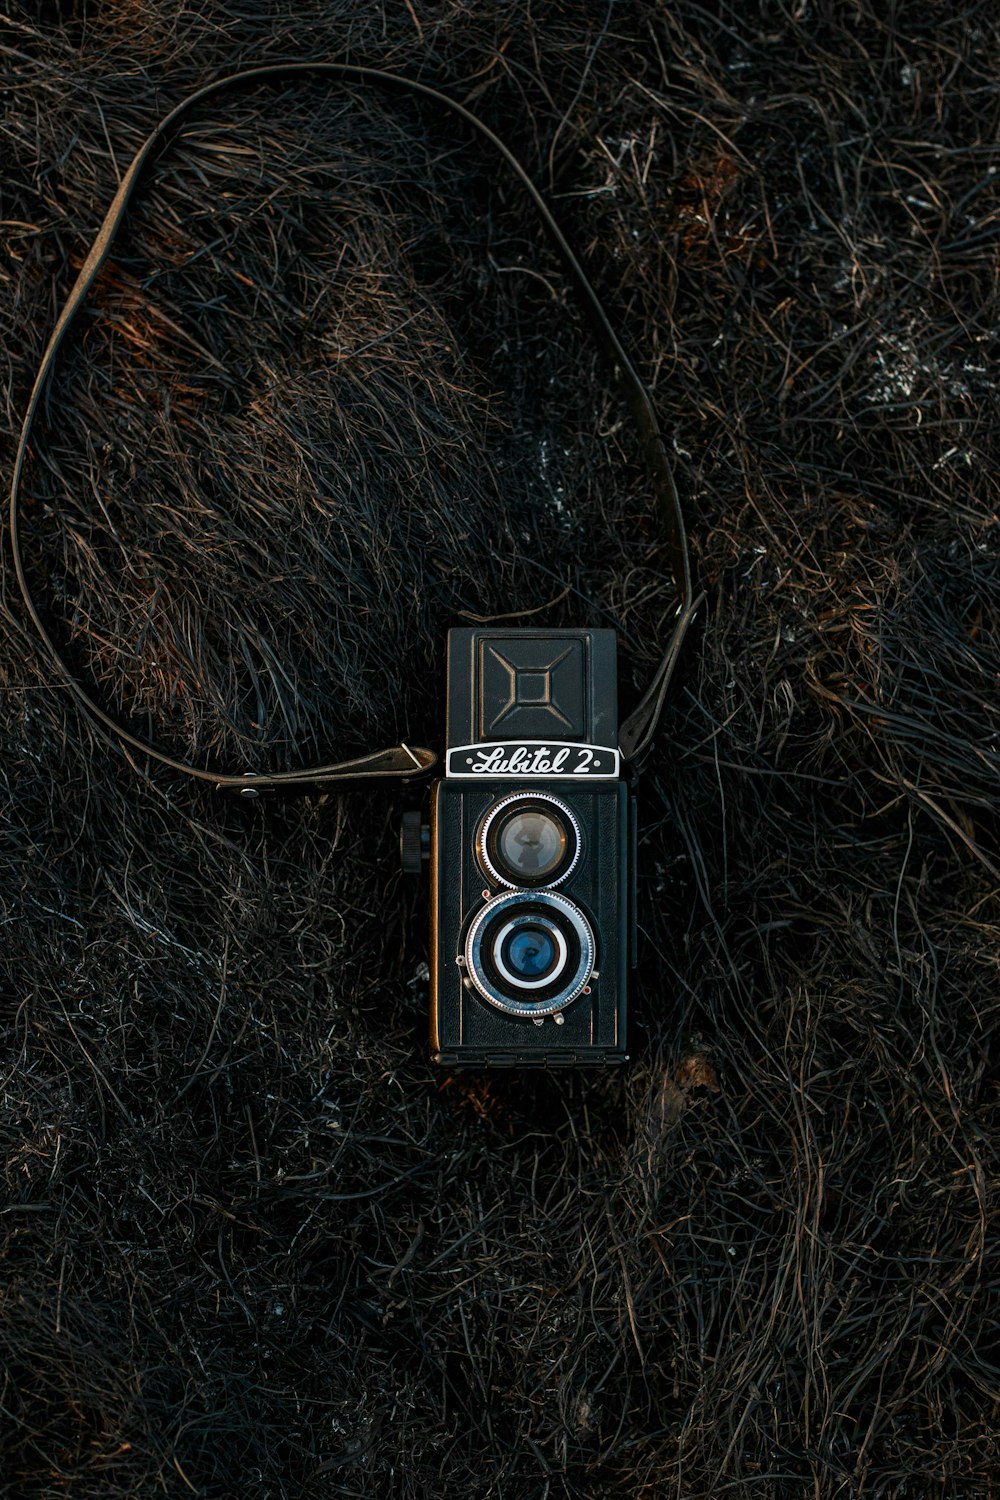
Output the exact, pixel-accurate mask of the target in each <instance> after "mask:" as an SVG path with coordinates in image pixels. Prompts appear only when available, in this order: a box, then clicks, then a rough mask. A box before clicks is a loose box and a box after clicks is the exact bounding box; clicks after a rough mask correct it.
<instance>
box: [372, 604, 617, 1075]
mask: <svg viewBox="0 0 1000 1500" xmlns="http://www.w3.org/2000/svg"><path fill="white" fill-rule="evenodd" d="M617 697H618V694H617V640H616V635H615V632H614V631H613V630H544V631H543V630H507V631H498V630H475V629H472V630H470V629H461V630H452V631H451V632H450V633H449V636H448V717H447V730H446V760H445V774H444V776H443V777H441V778H440V779H439V780H437V781H435V782H434V783H433V785H432V789H431V804H430V822H429V826H428V825H426V824H424V822H423V819H422V816H421V814H420V813H419V812H410V813H406V814H404V819H403V830H402V838H401V852H402V861H403V868H404V870H407V871H409V872H410V873H418V872H420V871H421V869H422V868H423V866H424V864H425V863H427V862H429V865H430V914H431V940H430V1030H431V1053H432V1057H433V1059H434V1061H435V1062H437V1063H440V1064H443V1065H445V1066H448V1067H451V1068H461V1067H473V1066H478V1067H484V1066H485V1067H523V1066H532V1065H534V1066H550V1067H553V1066H559V1065H563V1064H574V1063H575V1064H597V1065H601V1064H615V1063H622V1062H625V1061H626V1060H627V1058H626V1037H625V1026H626V981H627V975H628V970H629V968H630V967H631V966H632V965H633V964H634V962H635V801H634V798H633V796H632V794H631V792H630V789H629V787H628V785H627V783H626V782H625V781H624V780H623V779H622V777H621V757H620V753H619V749H618V704H617Z"/></svg>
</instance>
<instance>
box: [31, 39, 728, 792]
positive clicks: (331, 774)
mask: <svg viewBox="0 0 1000 1500" xmlns="http://www.w3.org/2000/svg"><path fill="white" fill-rule="evenodd" d="M303 77H320V78H332V79H339V80H342V81H346V82H349V83H361V84H373V85H377V86H379V87H386V88H392V89H401V90H403V91H404V92H406V93H408V94H411V95H416V96H418V97H421V98H424V99H429V100H430V101H431V102H432V103H434V104H436V105H440V106H442V107H443V108H445V109H448V110H450V111H451V112H452V114H454V115H458V116H459V117H460V118H461V119H462V120H464V121H465V122H466V124H468V125H470V126H471V127H472V129H473V130H474V131H475V132H476V133H477V134H478V135H479V136H481V137H482V138H483V139H484V140H486V141H488V142H489V144H490V145H491V146H493V147H494V148H495V149H496V151H497V152H499V154H500V156H501V157H502V158H503V160H504V161H505V162H506V164H507V166H508V167H509V168H510V169H511V171H512V172H513V174H514V176H515V177H516V178H517V179H518V181H519V182H520V183H521V186H522V187H523V188H524V189H525V191H526V192H527V194H528V196H529V198H530V199H531V201H532V203H533V204H534V206H535V209H536V211H537V213H538V216H539V218H540V219H541V221H542V223H543V225H544V226H545V229H546V231H547V232H548V234H549V237H550V239H551V240H552V242H553V244H554V246H555V248H556V250H557V252H558V254H559V257H560V259H561V261H562V263H563V266H564V268H565V270H566V272H567V273H568V275H569V279H570V281H571V282H572V283H573V284H574V286H575V287H576V291H577V293H578V295H579V296H580V298H581V299H582V303H583V309H584V311H585V313H586V315H587V317H588V320H589V322H590V325H591V328H592V331H593V333H594V336H595V337H596V340H597V342H598V344H599V345H600V347H601V348H602V350H603V352H604V354H605V356H606V357H607V359H608V361H609V363H610V365H611V368H612V369H613V370H614V372H615V374H616V376H617V379H618V382H619V384H620V387H621V391H622V395H623V397H624V400H625V403H626V405H627V407H628V410H629V412H630V414H631V416H632V418H633V420H634V422H635V424H636V426H637V428H638V431H639V436H640V439H641V443H642V452H643V456H644V459H645V462H646V465H647V468H648V470H649V474H650V477H651V479H652V482H653V486H654V489H655V494H656V504H657V510H658V515H659V521H660V525H661V527H662V530H663V534H664V539H665V542H666V546H667V553H668V557H669V561H670V566H671V569H672V571H673V575H674V581H675V584H676V587H677V591H678V594H679V596H680V603H679V606H678V609H677V613H676V616H675V619H674V623H673V629H672V633H671V636H670V639H669V642H668V644H667V648H666V651H665V652H664V655H663V658H662V660H661V662H660V664H659V666H658V668H657V670H656V672H655V674H654V677H653V680H652V682H651V684H650V686H649V688H648V689H647V691H646V693H645V695H644V696H643V698H642V701H641V702H640V704H639V705H638V707H637V708H636V709H635V710H634V712H633V713H632V714H631V715H630V717H629V718H628V719H626V721H625V723H624V724H623V725H622V729H621V735H620V743H621V749H622V752H623V755H624V756H625V758H626V759H627V760H630V761H632V762H635V760H636V759H637V758H638V757H639V756H641V755H642V753H643V751H644V750H646V749H647V747H648V746H649V744H650V742H651V740H652V737H653V733H654V731H655V729H656V725H657V722H658V720H659V718H660V714H661V712H662V709H663V704H664V699H665V696H666V692H667V687H668V685H669V682H670V677H671V674H672V672H673V668H674V665H675V663H676V661H677V656H678V653H679V651H680V647H681V642H682V641H683V639H684V635H685V632H686V630H687V628H688V626H689V624H690V622H691V620H692V618H693V616H694V612H695V609H696V608H697V605H698V604H699V603H700V600H695V598H694V593H693V587H692V580H691V568H690V562H689V558H688V548H687V539H686V536H685V531H684V522H683V517H682V515H681V509H680V503H679V500H678V495H677V490H676V486H675V484H674V479H673V474H672V472H671V467H670V463H669V460H668V458H667V452H666V447H665V445H664V441H663V438H662V435H661V433H660V429H659V426H658V423H657V420H656V413H655V410H654V408H653V402H652V398H651V396H650V394H649V392H648V391H647V389H646V387H645V386H644V384H643V382H642V381H641V380H640V378H639V376H638V374H637V372H636V370H635V367H634V366H633V364H632V362H631V360H630V359H629V357H628V355H627V354H626V352H625V350H624V348H623V347H622V345H621V342H620V341H619V339H618V336H617V334H616V333H615V331H614V329H613V328H612V326H611V324H610V322H609V321H608V318H607V315H606V313H605V311H604V308H603V307H602V305H601V302H600V301H599V299H598V297H597V294H596V293H595V291H594V289H593V287H592V286H591V284H590V281H589V280H588V278H587V275H586V272H585V271H584V269H583V267H582V265H581V264H580V262H579V260H578V259H577V257H576V255H575V253H574V251H573V250H572V248H571V247H570V244H569V242H568V241H567V239H566V237H565V236H564V234H563V233H562V231H561V230H560V228H559V226H558V225H557V224H556V221H555V219H554V218H553V217H552V214H551V212H550V210H549V208H548V206H547V204H546V202H545V200H544V198H543V197H542V194H541V192H540V191H539V189H538V188H537V187H536V185H535V183H534V182H533V181H532V179H531V178H530V177H529V176H528V174H527V172H526V171H525V170H524V168H523V167H522V166H521V164H520V162H519V161H518V160H517V158H516V157H515V156H514V155H513V153H512V152H511V151H510V150H509V148H508V147H507V146H506V145H505V144H504V142H503V141H502V140H501V139H500V138H499V136H497V135H496V134H494V132H493V131H492V130H490V128H489V127H488V126H487V125H485V124H484V123H483V121H482V120H480V119H479V118H478V117H477V116H476V115H474V114H473V113H472V112H471V110H469V109H466V107H465V105H463V104H460V103H458V101H457V100H455V99H451V98H449V97H448V96H447V95H446V94H442V93H440V92H439V91H438V90H437V89H434V88H431V87H429V86H428V85H427V84H424V83H418V82H416V81H415V80H414V79H410V78H402V77H400V76H398V75H397V74H394V73H386V72H383V71H381V70H380V69H378V68H369V67H363V66H361V65H355V64H352V63H337V62H292V63H275V64H270V65H268V66H264V67H256V68H249V69H245V70H243V71H240V72H238V73H231V74H228V75H227V76H225V77H222V78H218V79H216V80H215V81H214V82H212V83H209V84H207V85H206V86H205V87H203V88H200V89H198V90H197V91H196V92H195V93H193V94H190V95H189V96H188V97H187V98H186V99H182V100H181V102H180V103H179V104H177V105H175V106H174V108H173V109H172V110H171V111H170V113H169V114H167V115H166V116H164V118H163V119H162V120H161V121H160V123H159V124H158V125H157V126H156V129H155V130H154V131H153V132H152V134H151V135H150V136H148V138H147V139H146V140H145V141H144V143H143V145H142V146H141V147H140V149H139V150H138V151H137V152H136V154H135V156H134V157H133V159H132V161H131V163H130V165H129V167H128V170H127V171H126V173H125V175H124V177H123V178H122V181H121V185H120V187H119V188H118V191H117V193H116V194H115V196H114V200H113V201H112V203H111V206H110V208H109V209H108V211H107V213H106V214H105V216H104V222H103V223H102V224H101V227H100V229H99V230H98V232H97V235H96V238H95V239H94V242H93V244H92V245H91V247H90V251H89V253H88V255H87V258H86V260H85V261H84V264H83V266H82V268H81V270H80V273H79V275H78V277H77V279H76V282H75V284H74V286H73V289H72V291H71V292H70V294H69V296H68V298H67V299H66V303H65V306H64V307H63V309H62V312H61V313H60V314H59V318H58V320H57V322H56V325H55V328H54V329H53V330H52V335H51V337H50V339H49V342H48V345H47V346H46V349H45V353H44V355H43V356H42V362H41V365H40V366H39V369H38V373H37V375H36V377H35V382H34V386H33V388H32V391H31V396H30V399H29V401H28V406H27V410H26V412H25V415H24V421H23V424H22V426H21V433H20V438H19V440H18V444H17V450H16V453H15V458H14V468H13V475H12V479H11V486H10V542H11V553H12V557H13V561H14V570H15V573H16V575H17V581H18V585H19V587H20V590H21V594H22V596H23V599H24V603H25V606H26V608H27V610H28V614H29V615H30V617H31V621H32V623H33V625H34V627H35V630H36V631H37V633H38V635H39V637H40V638H41V640H42V642H43V644H44V646H45V648H46V650H47V652H48V655H49V656H50V657H51V659H52V662H53V663H54V665H55V666H56V668H57V669H58V671H59V673H60V675H61V676H62V678H63V679H64V681H65V683H66V685H67V687H68V688H69V690H70V691H71V693H72V694H73V697H74V698H75V699H76V701H77V703H78V704H79V705H80V707H81V708H83V709H84V710H85V711H86V712H87V714H88V715H89V716H90V718H91V719H92V720H93V721H94V723H95V724H96V725H97V726H98V727H99V728H100V729H101V730H102V731H103V732H104V733H105V734H106V735H108V736H109V737H110V738H111V739H112V740H113V741H117V742H120V743H121V744H122V745H124V746H125V747H127V749H128V750H131V751H136V752H138V753H139V754H140V755H141V756H143V757H146V758H148V759H150V760H153V761H158V762H159V763H160V764H161V765H164V766H167V767H169V769H171V770H173V771H180V772H183V773H184V774H185V775H187V776H191V777H194V778H196V779H197V780H199V781H206V782H210V783H211V784H212V785H213V786H215V787H217V788H218V789H219V790H224V791H233V792H238V793H243V794H244V795H255V794H256V793H258V792H260V791H266V790H276V789H278V788H294V787H299V788H304V789H319V788H322V787H324V786H328V785H331V784H334V783H337V782H346V781H358V780H363V779H366V778H368V777H399V778H404V779H409V778H413V777H417V776H420V775H421V774H426V773H427V772H428V771H430V770H431V768H432V767H433V766H434V765H435V763H436V761H437V756H436V755H435V754H434V752H433V751H431V750H425V749H420V748H417V747H411V746H409V745H406V744H399V745H396V746H393V747H391V748H389V749H386V750H379V751H376V752H374V753H373V754H369V755H362V756H359V757H357V758H355V759H353V760H345V761H337V762H333V763H331V764H328V765H321V766H312V767H310V768H307V769H305V770H301V771H278V772H268V773H261V774H256V773H253V772H248V771H246V772H243V773H222V772H219V771H213V770H206V769H202V768H200V767H198V766H194V765H190V764H189V763H188V762H186V761H182V760H177V759H175V758H174V757H173V756H171V755H168V754H167V753H166V752H165V751H163V750H160V749H158V748H157V747H156V746H155V745H152V744H149V743H148V742H147V741H146V740H143V739H141V738H139V737H138V736H136V735H134V734H133V733H132V732H131V731H130V730H129V729H127V728H126V727H125V726H124V725H123V724H120V723H119V722H118V720H117V719H115V718H114V717H112V715H111V714H109V713H107V712H106V711H105V709H103V708H102V707H101V705H100V704H99V703H97V702H96V701H95V699H94V698H92V697H91V695H90V693H89V692H87V690H86V689H85V688H84V687H83V686H82V685H81V684H80V683H79V682H78V681H77V679H76V678H75V677H74V676H73V674H72V672H71V670H70V668H69V667H68V666H67V664H66V662H65V661H64V660H63V659H62V657H61V655H60V653H59V650H58V647H57V646H56V644H55V642H54V641H53V639H52V636H51V635H50V633H49V631H48V628H47V627H46V625H45V623H44V621H43V619H42V617H41V614H40V613H39V610H38V608H37V607H36V605H35V602H34V599H33V598H32V594H31V590H30V587H29V584H28V578H27V574H26V571H25V566H24V558H23V555H22V550H21V536H20V518H19V503H18V502H19V493H20V486H21V478H22V472H23V469H24V464H25V459H26V455H27V452H28V444H29V440H30V438H31V432H32V427H33V423H34V420H35V416H36V413H37V410H38V406H39V404H40V401H41V397H42V394H43V392H44V390H45V386H46V384H47V382H48V378H49V376H50V374H51V372H52V368H53V365H54V363H55V359H56V355H57V353H58V351H59V347H60V345H61V343H62V341H63V338H64V337H65V335H66V332H67V330H68V328H69V326H70V324H71V323H72V321H73V318H74V316H75V315H76V313H77V312H78V311H79V309H80V307H81V305H82V304H83V302H84V300H85V298H86V296H87V293H88V291H89V290H90V288H91V286H92V285H93V282H94V279H95V277H96V275H97V273H98V271H99V269H100V267H101V265H102V264H103V262H104V260H105V258H106V256H107V255H108V252H109V251H110V249H111V246H112V244H113V243H114V240H115V236H116V235H117V233H118V231H119V229H120V228H121V225H122V222H123V220H124V218H125V211H126V209H127V207H128V203H129V199H130V198H131V196H132V191H133V189H134V188H135V185H136V181H137V179H138V177H139V174H140V172H141V171H142V168H143V166H144V165H145V163H146V161H147V159H148V158H149V156H150V155H151V154H152V153H153V151H154V150H155V148H156V147H157V146H158V145H159V144H160V143H161V142H162V141H163V140H164V138H165V137H166V136H167V135H168V133H169V132H170V131H171V130H172V129H173V127H174V126H175V125H176V124H177V123H178V121H179V120H180V119H181V118H182V117H183V116H185V115H188V114H190V113H191V112H192V111H193V110H194V109H196V108H197V106H198V105H199V104H203V103H205V102H206V101H207V100H209V99H214V98H215V97H216V96H218V95H219V94H222V93H224V92H225V91H226V90H228V89H231V88H233V87H234V86H236V85H247V84H253V83H265V82H274V81H277V80H281V79H291V78H303Z"/></svg>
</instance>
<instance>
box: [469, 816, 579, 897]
mask: <svg viewBox="0 0 1000 1500" xmlns="http://www.w3.org/2000/svg"><path fill="white" fill-rule="evenodd" d="M539 804H544V806H543V807H542V808H539ZM550 808H554V809H556V812H555V813H554V814H553V813H552V812H550V811H549V809H550ZM533 812H540V813H541V817H542V820H543V821H545V820H547V821H548V822H549V823H550V824H552V825H554V827H555V829H556V830H557V838H558V837H559V836H560V835H561V838H562V847H561V849H560V847H559V845H558V843H557V845H556V848H555V850H554V851H551V852H554V853H555V855H556V858H555V859H554V860H552V862H551V863H549V864H546V863H544V860H545V853H544V851H543V852H541V853H538V852H535V855H534V857H535V859H536V860H537V861H538V863H537V864H536V866H535V868H534V869H532V868H531V865H530V863H529V862H528V861H527V859H526V856H527V855H528V854H529V853H531V852H532V851H537V848H538V845H537V842H533V841H532V840H531V838H530V836H525V834H524V833H522V835H521V836H520V838H519V839H518V842H520V843H521V844H522V846H523V852H522V855H521V858H519V859H517V860H516V861H515V860H513V859H512V858H511V857H509V856H508V857H505V844H506V841H507V835H508V833H509V831H510V829H511V827H512V825H513V824H514V823H515V822H516V821H517V819H518V817H524V816H526V815H530V814H531V813H533ZM515 837H517V836H516V835H515ZM582 849H583V835H582V833H581V831H580V824H579V822H578V821H577V819H576V816H575V815H574V813H573V812H572V810H571V809H570V808H569V807H568V806H567V804H566V803H565V802H564V801H563V800H562V798H561V797H554V796H552V794H551V793H549V792H512V793H511V794H510V796H509V797H503V798H501V800H500V801H499V802H496V803H494V805H493V806H492V807H491V808H490V809H489V811H488V812H487V814H486V817H485V818H484V819H483V821H482V823H481V825H480V828H479V834H478V837H477V839H476V851H477V853H478V856H479V863H480V864H481V865H482V867H483V869H484V870H485V871H486V873H487V875H489V876H490V877H491V879H493V880H495V881H496V882H497V884H498V885H506V886H509V887H510V888H511V889H512V890H517V889H522V888H529V889H537V888H539V887H543V886H544V887H548V886H555V885H561V884H562V883H563V881H564V880H568V879H569V877H570V875H572V873H573V871H574V870H575V869H576V867H577V865H578V864H579V862H580V854H581V851H582Z"/></svg>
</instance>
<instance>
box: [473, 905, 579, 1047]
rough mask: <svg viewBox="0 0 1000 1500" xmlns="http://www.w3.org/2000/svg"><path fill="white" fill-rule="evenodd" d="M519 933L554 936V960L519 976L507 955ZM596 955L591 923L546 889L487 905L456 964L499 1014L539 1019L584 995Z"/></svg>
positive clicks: (576, 907)
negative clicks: (499, 1011) (536, 932)
mask: <svg viewBox="0 0 1000 1500" xmlns="http://www.w3.org/2000/svg"><path fill="white" fill-rule="evenodd" d="M519 930H535V931H538V932H540V933H541V934H542V935H545V934H550V935H551V946H552V949H553V955H552V958H551V959H550V960H548V961H546V962H543V963H542V965H541V967H540V969H539V971H538V972H537V973H536V972H534V971H533V970H532V969H531V967H530V965H529V966H528V967H527V968H526V969H522V972H521V973H517V972H516V968H517V965H516V963H514V962H512V959H511V955H510V953H508V951H507V950H508V948H510V946H511V943H512V941H513V940H514V939H515V938H516V936H517V933H518V931H519ZM596 952H597V950H596V944H595V941H594V934H593V931H592V929H591V926H590V923H589V922H588V921H587V918H586V917H585V916H584V914H583V912H582V911H581V910H580V908H579V907H578V906H576V905H575V904H574V903H573V902H572V901H570V900H568V899H567V898H566V897H565V896H561V895H559V894H558V893H557V892H556V891H547V890H540V891H505V892H504V894H503V895H501V896H494V897H493V899H492V900H491V901H487V903H486V905H485V906H484V907H483V909H482V911H481V912H480V913H479V914H478V916H477V917H476V919H475V921H474V922H473V923H472V926H471V927H470V928H469V934H468V937H467V938H466V940H465V952H464V954H463V955H460V956H459V959H458V962H459V964H462V965H463V966H464V968H465V970H466V973H467V975H468V979H469V982H470V983H471V984H472V986H473V987H474V989H476V990H477V991H478V993H479V994H480V995H481V996H482V997H483V999H484V1000H488V1001H489V1003H490V1004H491V1005H494V1006H496V1008H497V1009H498V1010H502V1011H504V1012H505V1013H506V1014H507V1015H509V1016H521V1017H524V1018H525V1019H528V1020H540V1019H543V1018H544V1017H545V1016H551V1015H554V1014H555V1013H556V1011H559V1010H563V1009H564V1008H565V1007H566V1006H567V1005H570V1004H571V1003H572V1002H573V1001H574V1000H575V999H576V998H577V997H578V996H579V995H580V994H582V993H583V990H584V989H585V987H586V985H587V981H588V980H589V979H590V977H591V975H592V974H593V972H594V963H595V960H596ZM512 971H513V972H512ZM519 994H520V995H524V996H525V999H523V1000H521V999H519V998H518V995H519Z"/></svg>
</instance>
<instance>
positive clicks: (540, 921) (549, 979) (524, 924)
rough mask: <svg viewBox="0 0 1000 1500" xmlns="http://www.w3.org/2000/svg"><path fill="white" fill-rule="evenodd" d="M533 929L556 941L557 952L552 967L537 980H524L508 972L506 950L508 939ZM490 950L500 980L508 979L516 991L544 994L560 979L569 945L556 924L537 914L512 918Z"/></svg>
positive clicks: (493, 941) (503, 927)
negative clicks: (532, 927)
mask: <svg viewBox="0 0 1000 1500" xmlns="http://www.w3.org/2000/svg"><path fill="white" fill-rule="evenodd" d="M531 925H536V926H538V927H540V928H541V929H542V931H543V932H544V933H545V934H546V936H547V937H549V938H551V939H552V940H553V941H554V943H555V950H556V951H555V958H554V959H553V962H552V965H551V967H550V968H549V969H547V970H546V972H545V973H544V974H542V975H541V977H540V978H538V979H525V977H524V975H523V974H515V973H513V972H512V971H511V970H510V969H508V967H507V964H506V961H505V959H504V951H503V950H504V944H505V943H506V941H507V939H508V938H509V937H513V936H514V935H515V933H517V932H518V931H521V932H523V931H524V930H525V928H529V927H530V926H531ZM490 946H491V947H492V949H493V962H494V964H495V965H496V967H497V970H498V971H499V974H500V977H501V979H505V980H506V981H507V983H508V984H511V985H513V986H514V987H515V989H519V990H544V989H545V988H547V986H548V985H550V984H553V983H554V982H555V981H556V980H557V979H558V978H559V975H560V974H561V973H562V971H563V969H565V967H566V960H567V958H568V957H569V944H568V943H567V941H566V939H565V937H564V935H563V934H562V933H561V932H560V931H559V928H558V927H557V926H556V924H555V923H554V922H551V921H549V920H548V919H547V918H545V917H540V916H538V915H537V914H532V915H526V916H522V917H511V919H510V921H509V922H505V923H504V925H503V926H502V927H501V929H500V931H499V932H498V933H497V934H496V936H495V937H494V938H492V939H491V943H490Z"/></svg>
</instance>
